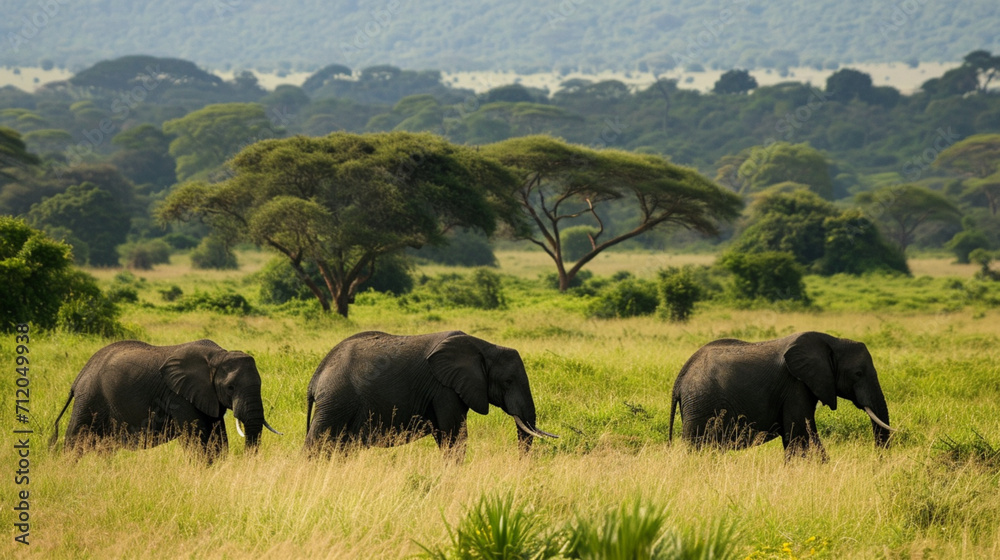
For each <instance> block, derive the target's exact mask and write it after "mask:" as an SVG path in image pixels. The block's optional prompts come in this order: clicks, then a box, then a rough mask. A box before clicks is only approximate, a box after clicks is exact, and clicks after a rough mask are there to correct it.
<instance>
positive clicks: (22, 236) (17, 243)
mask: <svg viewBox="0 0 1000 560" xmlns="http://www.w3.org/2000/svg"><path fill="white" fill-rule="evenodd" d="M71 265H72V260H71V257H70V249H69V247H68V246H67V245H65V244H63V243H59V242H56V241H53V240H51V239H49V238H48V237H46V236H45V234H43V233H42V232H40V231H38V230H35V229H32V228H31V227H29V226H28V225H27V224H25V223H24V222H23V221H21V220H18V219H15V218H10V217H7V216H0V328H2V329H3V330H5V331H9V330H11V329H13V328H14V326H15V325H17V324H18V323H32V324H34V325H36V326H38V327H41V328H43V329H47V328H53V327H56V326H60V327H62V328H64V329H66V330H68V331H71V332H83V333H93V334H99V335H102V336H113V335H115V334H116V333H118V332H120V331H121V325H120V324H119V323H118V309H117V307H116V306H115V304H114V302H112V301H111V300H110V299H108V298H107V297H106V296H105V295H104V294H102V293H101V290H100V288H98V287H97V282H96V281H95V280H94V278H93V277H91V276H90V275H88V274H86V273H84V272H80V271H77V270H74V269H73V268H72V266H71Z"/></svg>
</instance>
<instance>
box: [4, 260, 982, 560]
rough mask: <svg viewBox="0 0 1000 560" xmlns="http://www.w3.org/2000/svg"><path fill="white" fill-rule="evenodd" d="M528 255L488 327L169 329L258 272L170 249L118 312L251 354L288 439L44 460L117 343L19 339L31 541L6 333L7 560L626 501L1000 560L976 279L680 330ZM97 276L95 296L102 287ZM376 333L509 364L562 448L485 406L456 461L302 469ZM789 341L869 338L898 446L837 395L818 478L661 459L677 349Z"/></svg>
mask: <svg viewBox="0 0 1000 560" xmlns="http://www.w3.org/2000/svg"><path fill="white" fill-rule="evenodd" d="M541 257H544V255H541V254H539V253H514V252H505V253H502V254H501V255H500V262H501V265H502V269H501V270H502V272H503V273H504V274H509V275H510V277H509V278H507V282H508V286H507V290H508V300H509V304H508V307H507V308H506V309H503V310H493V311H483V310H473V309H433V308H426V307H420V306H408V307H401V306H400V305H399V304H398V303H397V302H396V301H395V300H394V299H393V298H390V297H381V296H379V297H373V296H362V297H359V300H358V302H357V304H356V305H354V306H353V307H352V308H351V313H352V315H351V318H350V319H342V318H339V317H328V316H322V315H321V314H319V313H317V312H315V311H311V310H309V309H306V310H304V311H303V310H301V309H299V310H297V311H295V312H292V311H287V310H286V311H279V310H266V309H265V310H263V311H262V312H259V313H251V314H249V315H245V316H238V315H223V314H218V313H213V312H207V311H195V312H184V313H182V312H178V311H174V310H171V309H169V308H168V306H167V304H166V303H164V301H163V300H162V298H161V297H160V295H159V290H162V289H165V288H167V287H168V286H170V285H177V286H179V287H180V288H181V289H182V290H183V291H184V292H185V293H191V292H194V291H196V290H214V289H218V288H220V287H221V288H228V289H232V290H235V291H238V292H240V293H243V294H245V295H246V296H247V297H248V298H249V299H251V302H252V303H254V302H255V299H254V298H255V294H256V289H255V288H254V287H253V286H252V285H250V284H247V283H246V282H245V280H244V278H245V277H246V275H247V274H248V273H249V272H250V271H253V270H255V269H258V268H259V267H260V266H261V265H262V263H263V262H264V260H265V257H264V256H263V255H261V254H258V253H246V254H242V255H241V259H242V261H243V262H244V263H245V264H244V268H243V269H242V270H240V271H235V272H201V271H198V272H195V271H191V270H189V268H188V267H187V264H186V262H185V260H184V259H183V257H176V256H175V257H174V263H173V264H171V265H168V266H163V267H158V268H157V269H156V270H153V271H151V272H143V273H140V274H138V276H140V277H141V278H144V279H145V281H144V282H142V284H141V285H140V287H139V296H140V303H138V304H129V305H127V306H126V308H125V314H124V317H123V320H124V321H125V322H126V323H127V324H128V325H129V328H130V329H131V330H132V331H133V334H134V335H136V336H138V337H141V338H142V339H144V340H147V341H149V342H151V343H154V344H172V343H178V342H183V341H187V340H193V339H196V338H201V337H208V338H212V339H213V340H215V341H217V342H218V343H219V344H221V345H222V346H224V347H227V348H231V349H241V350H244V351H248V352H251V353H252V354H253V355H254V356H255V357H256V359H257V363H258V366H259V368H260V370H261V372H262V375H263V377H264V399H265V408H266V411H267V414H268V419H269V421H270V423H271V424H272V425H273V426H275V427H276V428H277V429H279V430H282V431H284V432H285V435H284V436H283V437H278V436H275V435H273V434H270V433H265V434H264V436H263V438H262V440H263V441H262V445H261V449H260V452H259V453H258V454H256V455H247V454H244V453H243V450H242V448H240V447H239V445H238V444H234V446H233V449H232V450H231V452H230V455H229V457H228V458H226V459H225V460H223V461H220V462H217V463H216V464H214V465H212V466H205V465H204V464H202V463H201V462H200V461H199V460H197V458H195V457H193V456H192V455H190V454H189V453H187V452H186V451H185V450H184V449H183V448H182V447H181V446H180V445H178V444H177V443H176V442H175V443H170V444H167V445H164V446H160V447H157V448H154V449H150V450H141V451H127V450H126V451H118V452H113V453H94V454H88V455H85V456H82V457H75V456H72V455H68V454H60V453H50V452H49V450H48V449H46V448H45V445H44V443H45V441H46V440H47V439H48V436H49V434H50V433H51V427H52V422H53V420H54V419H55V416H56V415H57V413H58V411H59V409H60V408H61V407H62V404H63V402H64V400H65V398H66V395H67V391H68V388H69V385H70V383H71V382H72V380H73V378H74V377H75V375H76V373H77V372H78V371H79V370H80V368H81V367H82V366H83V364H84V363H85V362H86V360H87V359H88V358H89V356H90V355H91V354H92V353H93V352H95V351H96V350H97V349H99V348H100V347H102V346H104V345H105V344H107V343H108V342H109V341H108V340H105V339H100V338H96V337H88V336H80V335H72V334H66V333H61V332H52V333H34V334H33V336H32V338H31V343H30V349H31V357H32V370H31V371H32V374H31V375H32V382H31V383H32V385H31V391H32V392H31V398H32V402H31V409H32V420H33V423H32V424H31V426H32V427H33V428H34V429H35V431H36V434H35V435H34V436H33V437H32V440H31V441H32V449H31V460H32V464H31V484H30V491H31V522H32V526H31V535H30V540H31V543H32V544H31V545H30V546H28V547H25V546H23V545H20V544H17V543H14V542H13V541H12V534H11V532H10V531H11V529H10V528H11V527H12V523H13V522H14V521H13V515H12V514H13V511H12V509H11V505H10V504H11V500H12V497H13V496H14V492H15V487H14V485H13V477H12V474H13V473H12V471H13V469H14V463H15V457H14V454H13V450H12V445H13V440H12V435H11V433H10V432H11V429H10V428H11V427H12V426H13V424H14V422H13V420H12V414H11V413H12V411H13V408H14V404H13V389H14V387H13V378H14V374H13V365H12V364H13V355H14V354H13V350H12V346H13V337H12V336H11V335H4V336H7V338H8V339H7V340H5V341H4V343H3V344H2V345H0V363H4V364H8V365H9V367H6V369H5V372H6V373H4V375H2V376H0V394H2V398H0V407H2V410H3V411H4V414H3V417H4V418H6V419H7V420H6V421H5V423H4V424H3V428H4V429H3V431H2V434H3V435H2V436H0V446H2V448H3V449H4V450H5V451H3V454H4V459H3V461H2V462H0V464H2V465H3V470H4V471H5V472H4V473H3V480H4V483H3V485H2V487H0V491H2V496H3V508H2V510H0V524H3V526H5V527H7V528H8V529H7V531H8V533H7V534H8V538H7V539H6V540H5V542H4V543H3V544H2V545H0V557H3V558H140V557H141V558H243V557H247V556H253V557H257V558H399V557H407V556H412V555H414V554H417V553H419V552H420V551H421V549H420V548H419V546H417V544H416V543H422V544H424V545H430V546H435V545H439V544H444V543H446V542H447V541H448V529H447V526H448V525H451V526H455V525H456V524H457V523H458V522H459V520H460V519H461V518H462V517H463V515H464V513H465V511H466V508H467V507H468V506H470V505H471V504H474V503H475V502H477V501H478V500H479V499H480V497H481V496H484V495H510V496H512V497H513V500H514V503H515V505H516V506H517V507H518V508H521V509H523V510H525V511H529V512H532V514H533V515H534V516H535V517H536V518H537V519H538V520H539V521H540V523H541V524H542V525H543V526H544V527H547V528H552V529H555V528H557V527H560V526H562V525H564V524H565V523H566V522H567V521H569V520H571V519H574V518H575V517H576V516H578V515H579V516H585V517H592V518H597V517H599V516H601V515H603V514H604V513H605V512H606V511H609V510H611V509H614V508H617V507H618V505H619V504H620V503H622V502H623V501H628V500H633V499H636V498H641V499H642V500H643V501H644V503H647V504H652V505H653V506H655V507H658V508H663V509H664V510H665V511H666V515H667V523H668V524H669V525H670V526H673V527H680V528H695V529H697V528H701V527H705V526H707V525H709V524H711V523H714V522H716V521H718V520H720V519H725V520H727V521H729V522H732V523H734V524H735V525H736V529H737V534H736V536H735V537H734V546H735V548H736V550H737V552H738V553H739V555H740V557H747V556H753V557H756V558H790V557H799V558H803V557H825V558H881V557H885V558H930V557H933V558H996V557H1000V524H998V523H997V520H998V519H1000V457H998V456H997V455H996V452H995V447H996V446H997V445H998V444H1000V366H998V364H1000V310H998V309H997V308H995V307H993V306H992V304H990V303H989V300H988V299H986V300H984V299H983V298H978V299H977V298H976V297H975V295H976V294H975V291H974V290H972V288H971V287H970V286H971V285H972V283H971V281H970V280H969V278H968V277H969V276H970V275H971V273H972V271H971V270H970V269H963V268H954V267H952V265H949V264H948V263H947V261H945V260H939V261H928V262H924V263H922V264H921V266H922V267H924V268H922V269H920V270H924V271H933V274H928V273H927V272H918V276H917V277H916V278H912V279H903V278H883V277H875V278H865V279H851V278H833V279H814V278H810V279H809V290H810V293H811V294H813V298H814V301H815V302H816V305H817V307H818V309H817V310H805V311H792V312H782V311H775V310H767V309H756V310H740V309H730V308H727V307H725V306H723V305H717V304H709V305H705V306H703V307H699V309H698V310H697V312H696V314H695V316H694V318H693V319H692V321H691V322H689V323H687V324H673V323H669V322H665V321H663V320H660V319H658V318H655V317H642V318H632V319H616V320H595V319H588V318H586V316H585V315H584V314H583V313H582V312H581V311H580V309H581V305H580V303H579V302H578V301H576V299H574V298H572V297H570V296H559V295H557V294H556V293H555V292H550V291H547V290H546V289H544V288H542V287H541V286H540V284H539V283H538V282H536V278H537V276H538V274H539V273H542V272H548V271H549V268H548V267H547V266H542V265H543V264H547V263H545V262H544V261H541V260H538V259H539V258H541ZM704 260H705V257H700V256H694V257H683V256H662V255H641V254H621V253H616V254H610V255H609V256H608V257H606V258H603V259H602V260H599V261H597V262H595V263H594V265H595V266H594V270H595V273H596V274H599V275H605V274H610V273H612V272H614V271H615V270H621V269H625V270H630V271H632V272H633V273H635V274H637V275H640V276H646V277H653V276H654V275H655V270H657V269H658V268H659V267H662V266H667V265H675V264H684V263H687V262H696V263H702V261H704ZM709 260H710V259H709ZM914 269H915V270H917V267H916V266H915V267H914ZM441 270H443V269H442V268H440V267H435V268H430V269H426V270H424V271H423V272H426V273H431V274H433V273H436V272H439V271H441ZM95 274H96V275H97V276H99V277H100V278H101V281H102V282H103V283H105V284H109V283H110V282H111V281H112V278H113V277H114V276H115V274H116V271H95ZM924 274H927V277H924V276H923V275H924ZM931 275H933V276H934V277H933V278H932V277H930V276H931ZM970 294H971V295H970ZM890 300H891V301H890ZM369 329H378V330H385V331H389V332H395V333H418V332H432V331H438V330H447V329H460V330H464V331H466V332H468V333H470V334H473V335H476V336H480V337H482V338H485V339H488V340H491V341H494V342H497V343H500V344H504V345H507V346H511V347H514V348H517V349H518V350H519V351H520V352H521V354H522V356H523V357H524V359H525V363H526V365H527V367H528V370H529V375H530V376H531V383H532V389H533V392H534V396H535V402H536V405H537V407H538V418H539V427H541V428H542V429H545V430H548V431H552V432H555V433H558V434H560V435H561V436H562V437H561V438H560V439H559V440H554V441H552V440H549V441H539V442H537V443H536V445H535V448H534V449H533V451H532V452H531V454H530V455H529V456H528V457H525V458H519V456H518V454H517V451H516V449H515V441H514V439H515V437H514V433H515V432H514V426H513V423H512V422H511V420H510V419H509V418H507V417H506V416H505V415H504V414H503V413H502V412H500V411H499V410H497V409H494V410H493V411H492V412H491V413H490V414H489V415H486V416H479V415H476V414H474V413H473V414H471V415H470V422H469V449H468V456H467V459H466V462H465V464H464V465H462V466H454V465H449V464H446V463H445V462H443V461H442V460H441V457H440V454H439V453H438V451H437V449H436V448H435V447H434V445H433V441H431V440H430V439H428V438H425V439H424V440H421V441H419V442H417V443H415V444H412V445H408V446H403V447H398V448H392V449H368V450H360V451H358V452H356V453H352V454H350V455H349V456H347V457H338V458H335V459H333V460H330V461H326V460H307V459H306V458H304V457H303V456H302V455H301V453H300V448H301V444H302V440H303V438H304V433H305V389H306V385H307V383H308V381H309V377H310V376H311V374H312V372H313V369H314V368H315V366H316V364H317V363H318V362H319V360H320V359H321V357H322V356H323V355H324V354H325V353H326V352H327V351H328V350H329V349H330V348H331V347H332V346H333V345H334V344H336V343H337V342H338V341H340V340H341V339H343V338H344V337H346V336H349V335H351V334H353V333H356V332H359V331H362V330H369ZM800 330H820V331H826V332H830V333H832V334H836V335H839V336H845V337H849V338H853V339H856V340H861V341H864V342H865V343H867V345H868V347H869V349H870V350H871V352H872V354H873V356H874V359H875V363H876V366H877V367H878V369H879V375H880V379H881V383H882V387H883V389H884V391H885V394H886V397H887V400H888V403H889V408H890V413H891V418H892V423H893V424H894V425H895V426H896V427H898V428H900V429H901V430H902V431H901V432H900V434H899V435H898V437H897V438H896V440H895V444H894V446H893V447H892V448H891V449H890V450H888V451H885V452H880V451H876V450H875V449H874V448H873V445H872V434H871V429H870V424H869V422H868V420H867V417H866V416H865V414H864V413H863V412H861V411H859V410H856V409H855V408H854V407H852V406H850V405H849V403H846V402H842V403H841V405H842V406H840V407H839V408H838V410H837V411H836V412H832V411H830V410H828V409H825V408H824V409H821V410H820V412H819V414H818V416H817V423H818V425H819V428H820V431H821V436H822V437H823V439H824V443H825V444H826V447H827V450H828V451H829V454H830V460H829V462H827V463H821V462H819V461H816V460H801V461H795V462H792V463H789V464H786V463H785V462H784V459H783V454H782V451H781V447H780V444H779V443H777V442H771V443H769V444H766V445H763V446H760V447H757V448H754V449H750V450H746V451H741V452H731V453H716V452H694V451H691V450H689V449H687V448H686V447H685V446H684V445H682V444H677V442H675V443H674V445H672V446H671V445H668V443H667V439H668V434H667V426H668V422H669V418H668V416H669V394H670V390H671V387H672V384H673V381H674V377H675V376H676V373H677V371H678V370H679V369H680V367H681V365H682V364H683V362H684V361H685V360H686V359H687V357H688V356H690V354H691V353H692V352H694V351H695V350H696V349H697V348H699V347H700V346H701V345H703V344H704V343H706V342H708V341H710V340H713V339H715V338H719V337H723V336H736V337H740V338H745V339H752V340H760V339H764V338H770V337H774V336H780V335H784V334H788V333H791V332H795V331H800ZM64 428H65V418H64V420H63V429H64ZM675 430H676V427H675ZM230 433H234V429H233V427H232V426H230ZM991 446H992V447H991Z"/></svg>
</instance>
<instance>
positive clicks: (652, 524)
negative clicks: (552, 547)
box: [565, 500, 667, 560]
mask: <svg viewBox="0 0 1000 560" xmlns="http://www.w3.org/2000/svg"><path fill="white" fill-rule="evenodd" d="M666 519H667V516H666V513H665V512H664V511H663V510H662V509H657V508H651V507H645V506H644V505H643V504H642V503H641V502H640V501H639V500H634V501H632V502H631V503H623V504H622V505H621V506H620V507H619V508H618V509H617V510H614V511H610V512H608V513H607V514H605V516H604V519H603V520H601V522H600V523H594V522H592V521H591V520H589V519H587V518H585V517H581V516H578V517H577V519H576V521H575V522H574V523H573V524H572V525H571V526H570V528H569V529H568V533H569V535H570V536H569V543H568V546H567V547H566V548H567V550H566V552H565V556H566V557H567V558H588V559H590V558H593V559H594V560H597V559H598V558H600V559H602V560H630V559H632V558H664V557H665V554H664V552H665V551H664V550H663V548H664V539H663V533H664V526H665V523H666Z"/></svg>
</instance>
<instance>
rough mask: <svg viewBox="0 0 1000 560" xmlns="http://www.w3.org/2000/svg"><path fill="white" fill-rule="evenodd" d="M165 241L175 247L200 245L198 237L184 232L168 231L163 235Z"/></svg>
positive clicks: (179, 248)
mask: <svg viewBox="0 0 1000 560" xmlns="http://www.w3.org/2000/svg"><path fill="white" fill-rule="evenodd" d="M163 241H165V242H166V243H167V245H170V246H171V247H172V248H174V249H178V250H184V249H194V248H195V247H197V246H198V243H200V241H198V238H196V237H192V236H190V235H187V234H184V233H168V234H167V235H164V236H163Z"/></svg>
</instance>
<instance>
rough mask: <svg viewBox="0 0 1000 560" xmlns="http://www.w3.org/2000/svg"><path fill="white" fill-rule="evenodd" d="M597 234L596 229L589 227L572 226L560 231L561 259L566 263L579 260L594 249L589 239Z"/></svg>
mask: <svg viewBox="0 0 1000 560" xmlns="http://www.w3.org/2000/svg"><path fill="white" fill-rule="evenodd" d="M597 233H598V230H597V228H593V227H590V226H573V227H568V228H566V229H564V230H562V231H560V232H559V237H560V239H561V241H562V254H563V258H565V259H566V260H567V261H568V262H575V261H578V260H580V258H581V257H583V256H584V255H586V254H587V253H589V252H590V251H591V250H592V249H593V248H594V247H593V245H592V244H591V242H590V238H591V236H592V235H597Z"/></svg>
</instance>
